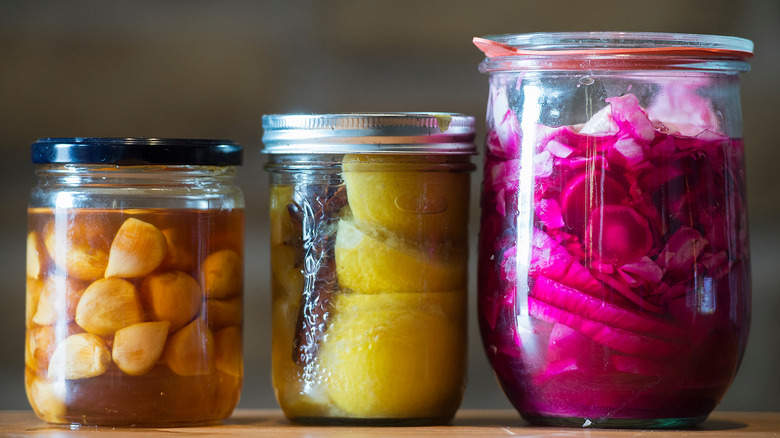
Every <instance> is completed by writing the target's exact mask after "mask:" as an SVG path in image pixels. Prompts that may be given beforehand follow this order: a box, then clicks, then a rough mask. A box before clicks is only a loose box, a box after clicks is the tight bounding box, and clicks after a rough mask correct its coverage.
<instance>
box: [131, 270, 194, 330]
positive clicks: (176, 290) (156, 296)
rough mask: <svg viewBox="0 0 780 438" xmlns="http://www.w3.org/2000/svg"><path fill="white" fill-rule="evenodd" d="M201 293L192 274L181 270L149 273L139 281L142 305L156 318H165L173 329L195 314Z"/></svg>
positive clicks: (188, 320) (178, 327)
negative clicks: (141, 281)
mask: <svg viewBox="0 0 780 438" xmlns="http://www.w3.org/2000/svg"><path fill="white" fill-rule="evenodd" d="M202 296H203V293H202V292H201V289H200V285H199V284H198V282H197V281H196V280H195V279H194V278H192V277H191V276H189V275H187V274H185V273H184V272H181V271H173V272H165V273H161V274H152V275H149V276H147V277H146V278H144V281H143V283H141V300H142V302H143V304H144V308H145V309H146V310H148V311H149V312H151V313H152V315H153V316H154V319H156V320H158V321H168V322H170V324H171V327H170V330H171V332H175V331H176V330H179V329H180V328H182V327H184V326H185V325H186V324H187V323H189V322H190V321H192V320H193V319H194V318H195V316H196V315H197V314H198V311H199V310H200V306H201V299H202Z"/></svg>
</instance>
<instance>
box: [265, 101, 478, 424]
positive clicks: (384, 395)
mask: <svg viewBox="0 0 780 438" xmlns="http://www.w3.org/2000/svg"><path fill="white" fill-rule="evenodd" d="M263 127H264V129H265V134H264V137H263V141H264V143H265V150H264V152H265V153H268V154H270V159H269V163H268V165H267V169H268V170H269V171H270V176H271V208H270V212H271V270H272V288H271V290H272V295H273V297H272V309H273V317H272V320H273V329H272V339H273V340H272V343H273V347H272V348H273V352H272V362H273V366H272V367H273V385H274V389H275V391H276V397H277V400H278V401H279V404H280V405H281V407H282V409H283V411H284V413H285V415H286V416H287V417H288V418H290V419H291V420H294V421H298V422H308V423H342V424H428V423H442V422H446V421H447V420H449V419H450V418H452V416H453V415H454V413H455V411H456V410H457V408H458V406H459V404H460V401H461V398H462V395H463V389H464V375H465V366H466V322H467V321H466V288H467V281H466V280H467V258H468V230H467V225H468V224H467V222H468V211H469V196H468V193H469V179H470V174H469V172H470V171H471V170H473V168H474V166H473V165H472V164H471V163H470V161H469V156H470V155H471V154H473V153H475V146H474V143H473V139H474V119H473V118H472V117H466V116H462V115H457V114H418V113H413V114H398V113H395V114H326V115H294V114H289V115H269V116H265V117H264V118H263Z"/></svg>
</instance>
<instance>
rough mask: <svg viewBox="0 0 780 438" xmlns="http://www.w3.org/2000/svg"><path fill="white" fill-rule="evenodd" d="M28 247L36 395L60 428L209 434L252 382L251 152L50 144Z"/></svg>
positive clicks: (165, 142) (30, 367)
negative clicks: (245, 317)
mask: <svg viewBox="0 0 780 438" xmlns="http://www.w3.org/2000/svg"><path fill="white" fill-rule="evenodd" d="M32 160H33V163H35V164H36V165H37V171H36V173H37V175H38V178H39V180H38V185H37V187H35V189H34V190H33V191H32V194H31V198H30V203H29V210H28V234H27V317H26V324H27V331H26V350H25V363H26V367H25V387H26V390H27V396H28V400H29V402H30V404H31V405H32V407H33V409H34V410H35V413H36V414H37V415H38V417H40V418H41V419H43V420H46V421H48V422H52V423H74V424H83V425H100V426H107V425H121V426H130V425H132V426H172V425H189V424H202V423H210V422H215V421H218V420H221V419H223V418H226V417H227V416H229V415H230V413H231V412H232V411H233V409H234V408H235V406H236V404H237V403H238V399H239V396H240V393H241V383H242V379H243V360H242V347H241V342H242V339H241V336H242V311H243V301H242V300H243V238H244V199H243V195H242V193H241V191H240V190H239V189H238V188H237V187H236V186H234V185H233V178H234V176H235V174H236V169H237V166H238V165H240V164H241V160H242V149H241V147H240V146H239V145H237V144H234V143H231V142H226V141H217V140H179V139H155V138H49V139H41V140H39V141H37V142H35V143H34V144H33V145H32Z"/></svg>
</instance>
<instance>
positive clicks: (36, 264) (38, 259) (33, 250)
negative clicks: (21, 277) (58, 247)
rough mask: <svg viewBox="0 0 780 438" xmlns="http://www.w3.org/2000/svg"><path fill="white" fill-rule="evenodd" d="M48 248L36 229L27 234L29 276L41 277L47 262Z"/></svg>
mask: <svg viewBox="0 0 780 438" xmlns="http://www.w3.org/2000/svg"><path fill="white" fill-rule="evenodd" d="M45 256H46V248H45V247H44V245H43V242H42V240H41V236H40V234H39V233H36V232H35V231H33V232H31V233H30V234H28V235H27V278H40V276H41V272H42V271H43V266H44V263H45Z"/></svg>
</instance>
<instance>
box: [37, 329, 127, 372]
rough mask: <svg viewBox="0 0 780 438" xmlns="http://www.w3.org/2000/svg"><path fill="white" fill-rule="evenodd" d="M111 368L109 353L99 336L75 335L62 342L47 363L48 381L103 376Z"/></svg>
mask: <svg viewBox="0 0 780 438" xmlns="http://www.w3.org/2000/svg"><path fill="white" fill-rule="evenodd" d="M109 366H111V353H110V352H109V351H108V347H107V346H106V342H105V341H104V340H103V338H101V337H100V336H97V335H93V334H91V333H77V334H75V335H71V336H68V337H67V338H65V340H63V341H62V342H61V343H60V344H59V345H57V348H56V349H55V350H54V353H53V354H52V355H51V361H50V362H49V374H48V376H49V379H51V380H53V381H57V380H61V379H66V380H79V379H88V378H90V377H97V376H100V375H102V374H104V373H105V372H106V371H107V370H108V367H109Z"/></svg>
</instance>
